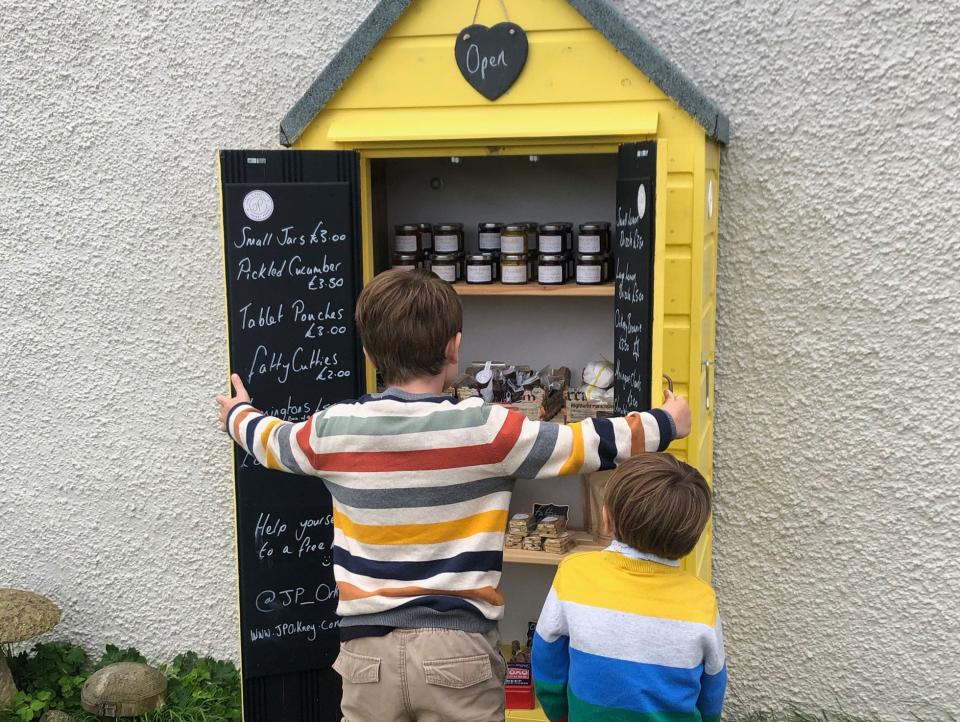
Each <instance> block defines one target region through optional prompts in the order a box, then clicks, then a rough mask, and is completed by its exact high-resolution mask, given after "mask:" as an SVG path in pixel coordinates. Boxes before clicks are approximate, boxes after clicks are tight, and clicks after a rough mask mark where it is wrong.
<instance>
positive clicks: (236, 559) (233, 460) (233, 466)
mask: <svg viewBox="0 0 960 722" xmlns="http://www.w3.org/2000/svg"><path fill="white" fill-rule="evenodd" d="M215 160H216V163H217V198H218V200H219V203H220V260H221V267H222V268H223V276H222V280H223V309H224V312H225V314H226V315H225V317H224V319H225V320H226V321H227V333H226V349H225V350H226V360H227V393H230V392H231V386H230V384H231V382H230V303H229V296H228V294H227V247H226V246H227V244H226V234H227V222H226V218H225V217H224V213H223V209H224V202H223V168H222V167H221V163H220V153H217V154H216V156H215ZM228 438H229V437H228ZM230 451H231V454H230V477H231V478H232V479H233V483H232V484H231V485H230V487H231V488H230V491H231V493H232V494H233V568H234V572H235V573H236V575H237V576H236V580H237V640H238V641H239V642H240V649H241V653H240V664H239V665H238V671H239V676H240V699H241V700H242V699H243V652H242V650H243V623H242V622H241V621H240V606H241V602H240V536H239V531H238V529H237V522H238V519H237V457H236V454H234V453H232V452H233V442H232V441H231V442H230ZM243 708H244V705H243V704H241V705H240V722H243V720H244V712H243Z"/></svg>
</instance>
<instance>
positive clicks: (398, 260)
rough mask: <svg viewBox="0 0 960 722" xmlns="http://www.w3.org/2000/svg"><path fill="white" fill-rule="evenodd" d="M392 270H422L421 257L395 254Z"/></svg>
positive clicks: (410, 254)
mask: <svg viewBox="0 0 960 722" xmlns="http://www.w3.org/2000/svg"><path fill="white" fill-rule="evenodd" d="M390 268H400V269H402V270H404V271H412V270H413V269H414V268H420V256H418V255H417V254H416V253H394V254H393V258H392V259H391V262H390Z"/></svg>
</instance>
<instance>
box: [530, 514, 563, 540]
mask: <svg viewBox="0 0 960 722" xmlns="http://www.w3.org/2000/svg"><path fill="white" fill-rule="evenodd" d="M565 531H567V517H565V516H545V517H543V521H541V522H540V523H539V524H538V525H537V534H538V535H539V536H542V537H552V538H557V537H559V536H560V535H561V534H563V533H564V532H565Z"/></svg>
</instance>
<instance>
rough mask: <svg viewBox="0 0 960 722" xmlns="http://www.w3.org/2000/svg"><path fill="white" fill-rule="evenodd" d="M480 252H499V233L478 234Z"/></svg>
mask: <svg viewBox="0 0 960 722" xmlns="http://www.w3.org/2000/svg"><path fill="white" fill-rule="evenodd" d="M480 250H481V251H498V250H500V234H499V233H481V234H480Z"/></svg>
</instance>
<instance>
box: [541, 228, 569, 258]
mask: <svg viewBox="0 0 960 722" xmlns="http://www.w3.org/2000/svg"><path fill="white" fill-rule="evenodd" d="M572 235H573V224H572V223H544V224H543V225H541V226H540V232H539V237H538V240H537V246H538V248H539V250H540V253H569V252H570V238H571V236H572Z"/></svg>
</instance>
